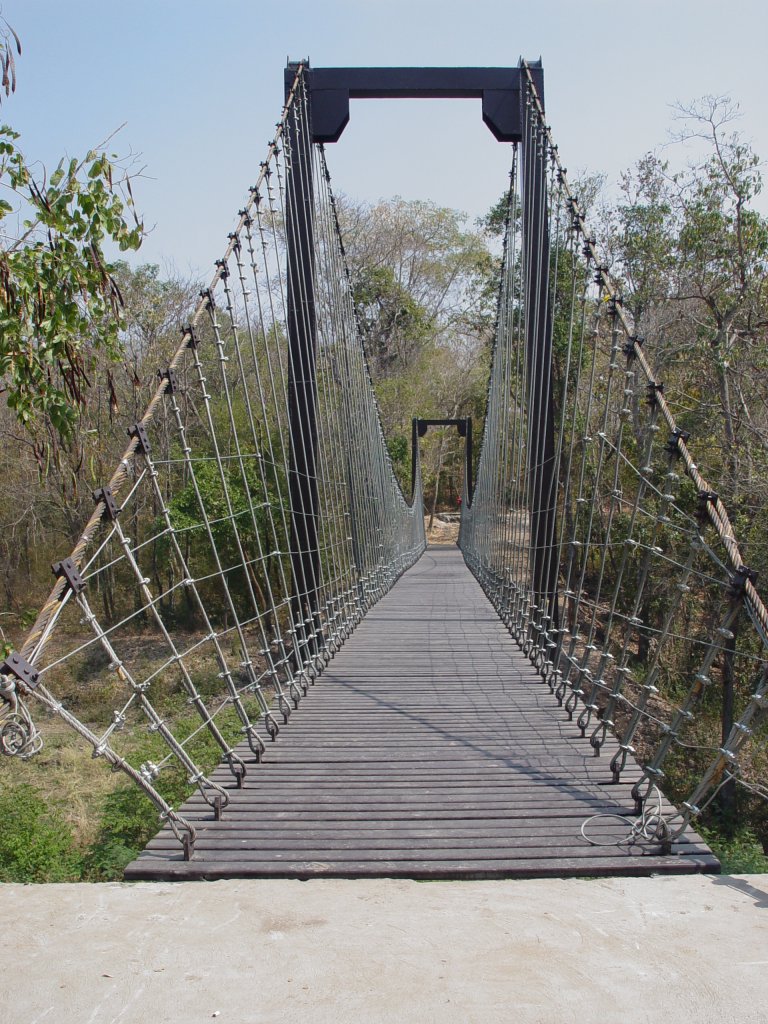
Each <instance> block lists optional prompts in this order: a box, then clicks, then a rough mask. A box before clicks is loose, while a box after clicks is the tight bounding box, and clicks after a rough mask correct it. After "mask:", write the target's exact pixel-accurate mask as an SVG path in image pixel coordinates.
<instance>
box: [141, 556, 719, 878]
mask: <svg viewBox="0 0 768 1024" xmlns="http://www.w3.org/2000/svg"><path fill="white" fill-rule="evenodd" d="M587 735H589V732H587ZM615 750H616V745H615V741H614V740H612V739H611V740H609V741H607V742H606V744H605V747H604V750H603V753H602V757H600V758H596V757H594V756H593V753H594V752H593V751H592V748H591V747H590V746H589V743H588V742H587V740H585V739H583V738H582V737H581V733H580V730H579V729H578V727H577V726H576V723H575V722H572V721H569V720H568V716H567V715H566V713H565V712H564V710H563V709H562V708H559V707H558V705H557V702H556V701H555V699H554V698H553V696H552V694H551V692H550V690H549V687H548V686H547V685H546V684H545V683H543V682H542V680H541V679H540V677H538V676H537V675H536V674H535V672H534V671H533V669H532V668H531V666H530V664H529V662H528V661H527V659H525V658H524V656H523V655H522V654H521V653H520V651H519V649H518V648H517V646H516V644H515V643H514V642H513V641H512V639H511V638H510V636H509V634H508V632H507V631H506V629H505V628H504V626H503V624H502V623H501V622H500V621H499V619H498V618H497V617H496V614H495V612H494V610H493V607H492V606H491V604H490V603H489V602H488V601H487V599H486V597H485V595H484V594H483V593H482V591H481V590H480V588H479V586H478V584H477V583H476V581H475V580H474V578H473V577H472V576H471V574H470V573H469V571H468V570H467V569H466V566H465V565H464V563H463V560H462V559H461V555H460V553H459V552H458V551H456V549H451V548H443V549H429V550H428V552H427V554H426V555H425V556H424V558H423V559H422V560H421V561H420V562H419V563H418V564H417V565H416V566H415V567H414V568H413V569H411V570H410V571H409V572H408V573H406V574H405V576H403V578H402V579H401V580H400V581H399V582H398V583H397V584H396V586H395V587H394V588H393V590H392V591H390V593H389V594H388V595H387V596H386V597H385V598H383V599H382V601H380V602H379V604H378V605H377V606H376V607H375V608H374V609H372V611H371V612H369V614H368V615H367V617H366V618H365V620H364V621H363V622H362V623H361V625H360V626H359V627H358V629H357V631H356V632H355V634H354V635H353V636H352V637H351V638H350V639H349V640H348V641H347V643H346V644H345V646H344V648H343V649H342V650H341V651H340V652H339V653H337V654H336V656H335V657H334V658H333V660H332V661H331V663H330V665H329V667H328V669H327V670H326V672H325V673H324V674H323V675H322V676H321V677H320V678H319V679H318V680H317V682H316V684H315V685H314V686H313V687H311V689H310V692H309V695H308V696H307V698H305V699H304V700H302V701H301V703H300V706H299V709H298V710H297V711H295V712H294V713H293V714H292V715H291V718H290V722H289V723H288V724H287V725H286V726H284V727H283V728H282V729H281V732H280V736H279V738H278V741H277V742H276V743H274V744H269V745H268V748H267V755H266V759H265V761H264V763H262V764H256V763H255V762H254V759H253V757H252V756H251V754H250V752H249V751H248V750H247V749H246V748H245V747H243V748H242V750H241V753H242V755H243V758H244V760H245V761H246V763H248V764H249V768H248V775H247V777H246V780H245V785H244V787H243V788H242V789H236V788H234V787H233V785H232V777H231V775H230V773H229V771H228V769H226V768H224V767H220V768H219V769H217V770H216V771H215V772H214V774H213V777H214V778H215V779H216V781H217V782H219V784H221V785H223V786H225V787H226V788H227V790H228V796H229V798H230V806H228V807H227V808H226V809H225V811H224V816H223V818H222V820H221V821H215V820H214V816H213V813H212V811H211V809H210V807H209V806H208V805H207V804H206V802H205V801H204V800H203V799H202V797H201V796H200V795H198V794H196V795H195V796H194V797H192V798H191V799H190V800H189V801H188V802H187V803H186V804H185V805H184V807H183V808H182V813H184V814H185V815H186V816H187V817H188V818H189V820H190V821H191V822H193V823H194V826H195V828H196V830H197V833H198V839H197V843H196V848H195V854H194V857H193V858H192V860H191V861H189V862H185V861H184V860H183V858H182V856H181V853H180V850H179V846H178V843H177V841H176V840H175V839H174V837H173V836H172V834H171V833H170V832H169V831H168V830H167V829H164V830H162V831H161V832H160V833H159V834H158V836H156V837H155V839H153V840H152V842H151V843H150V844H149V845H148V847H147V850H146V851H144V853H142V854H141V855H140V856H139V858H138V859H137V860H136V861H134V862H133V864H131V865H129V867H128V869H127V870H126V877H127V878H151V879H161V878H167V879H171V878H190V879H191V878H226V877H236V876H242V877H288V878H305V877H313V876H323V877H349V878H354V877H372V876H382V875H387V876H392V877H412V878H497V877H536V876H540V877H549V876H553V875H554V876H557V875H560V876H567V875H574V874H578V875H605V874H617V873H618V874H651V873H663V872H667V873H679V872H681V871H716V870H717V869H718V865H717V861H716V860H715V859H714V857H713V856H712V854H711V852H710V851H709V849H708V848H707V846H706V844H704V843H703V842H702V840H701V839H700V837H699V836H696V835H695V834H694V833H692V832H688V833H686V834H684V835H683V836H681V837H680V839H679V840H677V841H676V842H675V844H674V847H673V854H672V855H669V856H661V855H660V848H659V847H658V845H647V846H645V847H640V846H639V845H635V846H633V847H627V846H624V845H615V844H619V843H621V842H622V841H623V840H625V839H626V838H627V836H628V834H629V825H628V824H627V823H626V822H624V821H622V820H621V819H620V818H619V817H616V815H627V816H631V815H632V812H633V801H632V797H631V786H632V783H633V782H634V781H636V780H637V778H639V770H638V768H637V766H636V765H634V764H632V765H630V766H628V769H627V771H626V772H625V773H624V775H623V777H622V780H621V782H620V784H618V785H613V784H612V782H611V779H610V773H609V768H608V765H609V761H610V758H611V756H612V755H613V753H614V751H615ZM596 814H597V815H613V816H612V817H598V818H594V819H593V820H591V821H589V819H592V818H593V815H596ZM587 821H589V826H588V827H589V834H590V835H592V836H593V837H594V838H596V839H598V840H599V841H600V842H601V843H606V844H614V845H601V846H592V845H590V844H589V843H588V842H587V841H586V840H585V839H584V837H583V836H582V832H581V828H582V825H583V824H584V823H585V822H587Z"/></svg>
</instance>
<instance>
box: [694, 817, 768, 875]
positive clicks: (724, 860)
mask: <svg viewBox="0 0 768 1024" xmlns="http://www.w3.org/2000/svg"><path fill="white" fill-rule="evenodd" d="M697 831H698V832H700V833H701V835H702V837H703V838H704V840H705V841H706V843H707V844H708V845H709V847H710V848H711V850H712V852H713V853H714V855H715V856H716V857H717V859H718V860H719V861H720V864H721V866H722V869H723V874H725V875H762V874H768V856H766V854H765V852H764V850H763V847H762V844H761V843H760V841H759V840H758V838H757V836H756V835H755V833H754V832H753V831H752V829H750V828H744V829H741V830H740V831H739V832H737V833H736V834H735V835H734V836H731V837H728V836H724V835H722V833H720V832H718V831H717V829H714V828H706V827H704V826H700V827H699V828H698V829H697Z"/></svg>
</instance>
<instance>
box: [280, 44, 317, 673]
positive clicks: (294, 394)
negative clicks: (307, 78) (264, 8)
mask: <svg viewBox="0 0 768 1024" xmlns="http://www.w3.org/2000/svg"><path fill="white" fill-rule="evenodd" d="M297 67H298V65H297V64H291V63H289V64H288V66H287V68H286V73H285V82H286V94H287V93H288V90H289V89H290V87H291V86H292V85H293V82H294V80H295V76H296V70H297ZM287 127H288V131H287V138H286V143H287V149H288V159H287V161H286V224H285V232H286V250H287V278H288V280H287V286H288V287H287V292H288V294H287V304H288V309H287V328H288V435H289V447H290V464H289V469H288V491H289V496H290V503H291V538H290V560H291V572H292V578H293V594H292V606H293V618H294V625H295V629H296V636H295V637H294V643H295V645H296V646H295V657H296V659H297V662H298V665H297V667H300V665H301V662H302V661H306V660H307V657H309V658H310V659H311V658H312V657H315V656H316V655H317V653H318V651H319V644H318V631H319V629H320V628H321V624H320V621H319V603H318V599H319V593H318V591H319V585H320V555H319V546H318V514H319V500H318V484H317V447H318V433H317V370H316V364H317V314H316V308H315V283H314V282H315V277H314V272H315V267H314V227H313V215H314V188H313V180H312V138H311V132H310V125H309V109H308V102H307V101H306V99H304V100H303V101H302V100H301V99H299V100H298V101H295V102H294V104H293V106H292V109H291V113H290V116H289V119H288V125H287Z"/></svg>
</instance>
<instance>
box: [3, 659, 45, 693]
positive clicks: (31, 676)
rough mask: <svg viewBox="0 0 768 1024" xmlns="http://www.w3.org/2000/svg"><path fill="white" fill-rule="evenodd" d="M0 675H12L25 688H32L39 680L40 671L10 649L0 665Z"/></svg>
mask: <svg viewBox="0 0 768 1024" xmlns="http://www.w3.org/2000/svg"><path fill="white" fill-rule="evenodd" d="M0 676H13V677H14V678H15V679H18V681H19V682H20V683H21V684H22V685H23V686H24V688H25V689H27V690H34V689H35V687H36V686H37V684H38V683H39V682H40V673H39V672H38V671H37V669H36V668H35V667H34V665H30V663H29V662H28V661H27V660H26V659H25V658H22V656H21V655H20V654H17V653H16V651H11V653H10V654H9V655H8V657H7V658H6V659H5V660H4V661H3V663H2V664H1V665H0Z"/></svg>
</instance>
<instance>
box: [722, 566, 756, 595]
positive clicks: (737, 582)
mask: <svg viewBox="0 0 768 1024" xmlns="http://www.w3.org/2000/svg"><path fill="white" fill-rule="evenodd" d="M758 576H759V573H758V571H757V569H750V568H749V566H748V565H740V566H739V567H738V569H735V570H734V571H733V572H732V573H731V574H730V576H729V578H728V596H729V597H742V596H743V594H744V591H745V590H746V589H747V583H748V582H749V583H752V584H754V583H756V582H757V577H758Z"/></svg>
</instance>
